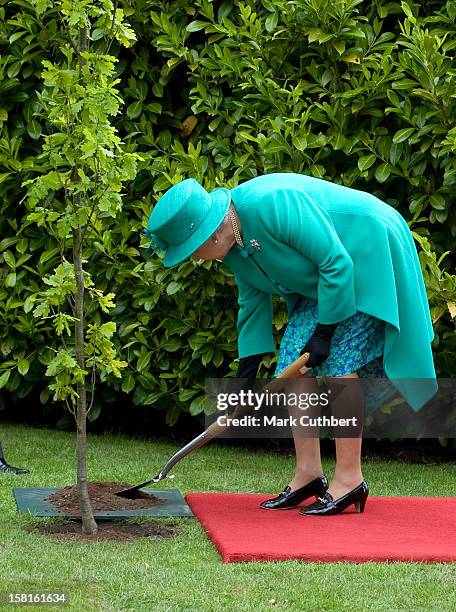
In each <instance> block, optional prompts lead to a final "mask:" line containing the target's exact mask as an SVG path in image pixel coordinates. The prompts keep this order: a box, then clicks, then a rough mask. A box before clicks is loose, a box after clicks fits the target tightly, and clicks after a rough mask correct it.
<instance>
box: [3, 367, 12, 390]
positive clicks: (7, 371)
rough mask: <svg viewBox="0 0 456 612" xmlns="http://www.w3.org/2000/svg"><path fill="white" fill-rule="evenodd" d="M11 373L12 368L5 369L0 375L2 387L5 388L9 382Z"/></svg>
mask: <svg viewBox="0 0 456 612" xmlns="http://www.w3.org/2000/svg"><path fill="white" fill-rule="evenodd" d="M10 374H11V370H5V371H4V372H3V374H2V375H1V376H0V389H3V387H4V386H5V385H6V383H7V382H8V380H9V377H10Z"/></svg>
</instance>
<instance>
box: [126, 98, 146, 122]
mask: <svg viewBox="0 0 456 612" xmlns="http://www.w3.org/2000/svg"><path fill="white" fill-rule="evenodd" d="M142 109H143V103H142V100H137V101H136V102H132V103H131V104H130V105H129V106H128V108H127V116H128V118H129V119H136V117H139V115H140V114H141V113H142Z"/></svg>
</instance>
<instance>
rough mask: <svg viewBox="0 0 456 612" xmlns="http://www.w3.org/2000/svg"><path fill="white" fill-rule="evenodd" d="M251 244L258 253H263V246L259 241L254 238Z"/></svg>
mask: <svg viewBox="0 0 456 612" xmlns="http://www.w3.org/2000/svg"><path fill="white" fill-rule="evenodd" d="M250 244H251V245H252V246H253V248H254V249H256V250H257V251H261V246H260V243H259V242H258V240H255V238H252V240H251V241H250Z"/></svg>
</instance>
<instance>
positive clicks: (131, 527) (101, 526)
mask: <svg viewBox="0 0 456 612" xmlns="http://www.w3.org/2000/svg"><path fill="white" fill-rule="evenodd" d="M175 530H176V526H175V525H169V524H163V523H159V522H158V521H147V522H144V523H121V522H119V521H100V522H99V523H98V532H97V533H96V534H95V535H93V536H90V535H84V534H83V533H82V523H80V522H76V521H66V522H64V523H50V524H48V525H43V524H41V525H32V526H28V527H27V531H29V532H38V533H41V534H44V535H48V536H50V537H51V538H52V539H55V540H62V541H65V540H78V541H82V542H98V541H100V540H113V541H117V542H125V541H128V540H134V539H137V538H171V537H173V536H174V534H175Z"/></svg>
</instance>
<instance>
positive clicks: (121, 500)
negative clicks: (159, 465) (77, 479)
mask: <svg viewBox="0 0 456 612" xmlns="http://www.w3.org/2000/svg"><path fill="white" fill-rule="evenodd" d="M133 486H135V485H132V484H130V483H128V482H99V481H96V480H93V481H89V482H88V488H89V496H90V500H91V503H92V510H93V511H94V512H95V513H96V512H102V511H106V510H107V511H110V510H137V509H139V508H152V507H153V506H158V505H160V504H162V503H163V501H162V500H161V499H160V498H159V497H157V496H156V495H149V494H148V493H142V492H141V491H138V492H137V493H136V494H135V499H126V498H125V497H119V496H118V495H115V493H116V492H117V491H122V490H123V489H127V488H129V487H133ZM46 499H47V500H49V501H50V502H51V503H52V505H53V506H54V508H55V509H56V510H59V511H60V512H65V514H69V515H73V516H80V514H81V511H80V509H79V499H78V489H77V486H76V485H69V486H66V487H64V488H63V489H61V490H60V491H57V492H56V493H52V494H51V495H49V496H48V497H46Z"/></svg>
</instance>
